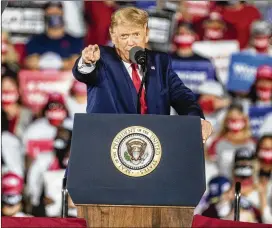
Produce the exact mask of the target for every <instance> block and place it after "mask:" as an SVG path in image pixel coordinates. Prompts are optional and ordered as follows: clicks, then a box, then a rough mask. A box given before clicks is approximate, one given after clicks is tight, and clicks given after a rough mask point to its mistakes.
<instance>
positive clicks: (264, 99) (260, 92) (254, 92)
mask: <svg viewBox="0 0 272 228" xmlns="http://www.w3.org/2000/svg"><path fill="white" fill-rule="evenodd" d="M248 97H249V99H250V102H251V104H252V105H255V106H262V107H271V106H272V66H269V65H262V66H260V67H258V69H257V73H256V80H255V82H254V83H253V85H252V87H251V89H250V93H249V95H248Z"/></svg>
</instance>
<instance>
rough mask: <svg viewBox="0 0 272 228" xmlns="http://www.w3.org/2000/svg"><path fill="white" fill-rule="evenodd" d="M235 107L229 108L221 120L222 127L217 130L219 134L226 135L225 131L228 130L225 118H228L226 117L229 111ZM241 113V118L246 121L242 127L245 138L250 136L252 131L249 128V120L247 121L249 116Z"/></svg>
mask: <svg viewBox="0 0 272 228" xmlns="http://www.w3.org/2000/svg"><path fill="white" fill-rule="evenodd" d="M234 109H235V108H232V109H229V110H228V111H227V114H226V116H225V118H224V120H223V125H222V128H221V131H220V132H219V136H221V137H222V136H224V135H226V133H227V132H228V128H227V120H228V117H229V114H230V112H231V111H233V110H234ZM241 113H242V115H243V118H244V119H245V121H246V125H245V128H244V129H243V132H244V138H245V139H247V138H250V137H251V135H252V133H251V128H250V122H249V118H248V116H247V115H246V114H245V113H243V112H241Z"/></svg>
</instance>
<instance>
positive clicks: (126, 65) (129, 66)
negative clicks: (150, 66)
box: [122, 60, 141, 70]
mask: <svg viewBox="0 0 272 228" xmlns="http://www.w3.org/2000/svg"><path fill="white" fill-rule="evenodd" d="M122 61H123V60H122ZM123 63H124V65H125V67H126V69H127V70H129V69H130V68H131V64H132V63H128V62H125V61H123ZM138 69H139V70H141V65H138Z"/></svg>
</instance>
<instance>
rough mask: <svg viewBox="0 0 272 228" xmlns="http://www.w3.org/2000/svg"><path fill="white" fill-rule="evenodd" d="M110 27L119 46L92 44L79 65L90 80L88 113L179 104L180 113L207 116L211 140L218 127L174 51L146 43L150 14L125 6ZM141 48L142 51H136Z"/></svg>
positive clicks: (157, 110) (78, 74)
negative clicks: (177, 68)
mask: <svg viewBox="0 0 272 228" xmlns="http://www.w3.org/2000/svg"><path fill="white" fill-rule="evenodd" d="M109 32H110V35H111V39H112V43H113V44H114V47H105V46H98V45H97V44H95V45H89V46H88V47H86V48H85V49H84V50H83V51H82V56H81V57H80V58H78V59H77V61H76V63H75V65H74V67H73V75H74V77H75V78H76V79H77V80H78V81H80V82H83V83H85V84H86V85H87V91H88V94H87V97H88V102H87V113H118V114H119V113H120V114H142V115H145V114H153V115H170V108H171V107H173V108H174V109H175V110H176V111H177V113H178V114H179V115H189V116H190V115H193V116H198V117H200V118H202V119H201V123H202V136H203V137H202V138H203V142H205V141H206V140H207V139H208V137H209V136H210V135H211V133H212V127H211V124H210V123H209V122H208V121H206V120H204V116H203V113H202V111H201V109H200V107H199V105H198V103H197V101H196V98H195V94H194V93H193V92H192V91H191V90H190V89H189V88H187V87H186V86H185V85H184V83H183V82H182V80H181V79H180V78H179V77H178V75H177V74H176V73H175V72H174V70H173V68H172V62H171V57H170V56H169V55H168V54H166V53H162V52H156V51H151V50H148V49H147V48H146V47H147V43H148V41H149V29H148V13H147V12H146V11H144V10H141V9H138V8H136V7H124V8H120V9H119V10H117V11H115V13H114V14H113V15H112V17H111V25H110V29H109ZM137 47H138V48H139V49H142V51H141V50H139V51H136V53H134V54H133V51H134V50H135V48H136V50H137ZM133 48H134V49H133ZM137 53H142V60H145V59H146V60H147V61H146V64H138V63H139V61H136V59H138V58H137V57H136V59H135V58H134V57H135V55H136V56H137V55H138V54H137ZM131 55H133V56H131ZM138 60H139V59H138ZM145 65H146V66H145ZM144 72H146V74H145V73H144ZM144 76H146V77H145V78H144ZM143 79H146V80H144V81H142V80H143ZM140 88H142V90H141V92H140ZM138 101H139V102H138Z"/></svg>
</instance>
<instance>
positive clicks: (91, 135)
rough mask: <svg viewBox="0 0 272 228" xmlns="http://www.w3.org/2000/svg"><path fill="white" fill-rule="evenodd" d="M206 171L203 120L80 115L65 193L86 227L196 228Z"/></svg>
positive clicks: (180, 117) (152, 116) (75, 122)
mask: <svg viewBox="0 0 272 228" xmlns="http://www.w3.org/2000/svg"><path fill="white" fill-rule="evenodd" d="M204 165H205V163H204V153H203V144H202V135H201V122H200V118H199V117H196V116H163V115H134V114H76V115H75V119H74V129H73V136H72V146H71V155H70V160H69V165H68V179H67V188H68V192H69V194H70V196H71V198H72V200H73V202H74V204H75V205H76V206H77V209H78V217H81V218H84V219H86V221H87V224H88V227H191V223H192V219H193V210H194V208H195V206H196V205H197V204H198V202H199V201H200V199H201V197H202V195H203V194H204V191H205V166H204Z"/></svg>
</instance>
